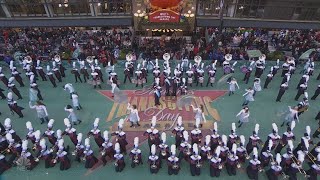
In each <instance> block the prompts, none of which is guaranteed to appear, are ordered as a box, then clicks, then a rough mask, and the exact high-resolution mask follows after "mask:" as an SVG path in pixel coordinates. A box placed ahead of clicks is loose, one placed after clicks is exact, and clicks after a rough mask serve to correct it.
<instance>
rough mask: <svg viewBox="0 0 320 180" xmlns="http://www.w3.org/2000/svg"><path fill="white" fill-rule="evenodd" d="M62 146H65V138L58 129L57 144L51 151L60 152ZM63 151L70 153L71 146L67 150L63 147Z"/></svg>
mask: <svg viewBox="0 0 320 180" xmlns="http://www.w3.org/2000/svg"><path fill="white" fill-rule="evenodd" d="M61 140H62V141H61ZM59 143H60V144H59ZM60 146H64V140H63V136H62V131H61V130H60V129H58V130H57V141H56V144H55V145H54V146H53V147H52V148H51V150H52V151H58V150H59V148H60ZM63 150H64V151H66V152H68V151H69V146H67V147H66V148H65V147H63Z"/></svg>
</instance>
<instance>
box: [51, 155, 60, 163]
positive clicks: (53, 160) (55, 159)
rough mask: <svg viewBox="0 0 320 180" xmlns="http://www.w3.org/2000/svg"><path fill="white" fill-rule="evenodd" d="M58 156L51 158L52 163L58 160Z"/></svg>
mask: <svg viewBox="0 0 320 180" xmlns="http://www.w3.org/2000/svg"><path fill="white" fill-rule="evenodd" d="M58 158H59V156H58V155H57V156H56V157H55V158H54V159H52V163H53V164H56V163H57V161H58Z"/></svg>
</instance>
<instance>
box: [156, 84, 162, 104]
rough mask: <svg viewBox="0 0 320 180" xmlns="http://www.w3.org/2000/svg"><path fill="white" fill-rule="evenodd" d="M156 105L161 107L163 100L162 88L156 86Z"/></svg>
mask: <svg viewBox="0 0 320 180" xmlns="http://www.w3.org/2000/svg"><path fill="white" fill-rule="evenodd" d="M154 89H155V90H154V103H155V106H160V105H161V104H160V98H161V87H160V86H156V87H155V88H154Z"/></svg>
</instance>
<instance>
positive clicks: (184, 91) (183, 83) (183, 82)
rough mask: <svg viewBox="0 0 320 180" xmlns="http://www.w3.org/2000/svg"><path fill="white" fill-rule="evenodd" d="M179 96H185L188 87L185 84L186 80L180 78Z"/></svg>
mask: <svg viewBox="0 0 320 180" xmlns="http://www.w3.org/2000/svg"><path fill="white" fill-rule="evenodd" d="M180 90H181V95H187V92H188V86H187V84H186V78H182V83H181V86H180Z"/></svg>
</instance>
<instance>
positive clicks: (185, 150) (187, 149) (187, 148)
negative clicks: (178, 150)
mask: <svg viewBox="0 0 320 180" xmlns="http://www.w3.org/2000/svg"><path fill="white" fill-rule="evenodd" d="M183 153H184V154H186V155H188V156H190V155H191V151H190V148H189V147H188V146H186V148H184V150H183Z"/></svg>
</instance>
